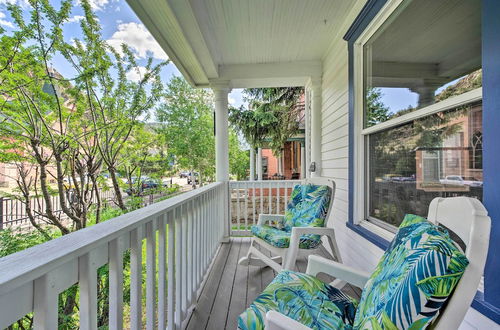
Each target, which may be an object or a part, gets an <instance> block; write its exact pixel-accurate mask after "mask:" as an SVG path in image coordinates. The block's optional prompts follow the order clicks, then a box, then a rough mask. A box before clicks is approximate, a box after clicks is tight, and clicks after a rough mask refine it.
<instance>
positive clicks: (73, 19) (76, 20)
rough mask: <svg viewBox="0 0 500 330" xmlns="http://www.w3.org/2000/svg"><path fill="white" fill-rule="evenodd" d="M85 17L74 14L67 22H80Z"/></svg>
mask: <svg viewBox="0 0 500 330" xmlns="http://www.w3.org/2000/svg"><path fill="white" fill-rule="evenodd" d="M84 18H85V17H84V16H82V15H75V16H73V17H70V18H69V19H68V23H75V22H80V21H81V20H82V19H84Z"/></svg>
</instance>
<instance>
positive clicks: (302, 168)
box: [300, 143, 306, 180]
mask: <svg viewBox="0 0 500 330" xmlns="http://www.w3.org/2000/svg"><path fill="white" fill-rule="evenodd" d="M305 178H306V148H305V147H304V143H301V144H300V179H301V180H304V179H305Z"/></svg>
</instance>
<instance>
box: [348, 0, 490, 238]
mask: <svg viewBox="0 0 500 330" xmlns="http://www.w3.org/2000/svg"><path fill="white" fill-rule="evenodd" d="M480 19H481V10H480V1H470V0H450V1H446V2H443V1H434V0H413V1H403V2H401V4H400V5H399V6H397V7H396V8H395V10H394V11H393V12H392V13H391V14H390V15H388V16H387V19H385V21H384V22H383V23H380V24H379V26H378V27H376V28H372V31H368V32H367V35H366V36H365V37H364V39H365V41H363V42H361V43H360V44H358V49H357V50H356V52H357V56H359V57H360V58H361V60H360V61H358V62H357V63H360V64H361V63H362V65H361V66H362V70H361V71H362V74H361V76H360V78H359V79H362V86H363V88H362V93H361V94H359V95H360V96H359V97H362V102H358V103H357V104H362V105H363V111H362V112H361V111H360V113H361V114H362V118H360V119H359V121H360V124H359V126H358V127H359V131H358V134H359V136H360V138H359V139H358V145H359V147H360V148H361V149H362V150H363V152H361V153H359V154H358V156H357V157H364V161H360V162H357V164H358V171H359V172H358V173H359V174H360V175H358V176H357V177H358V178H362V179H361V180H362V181H363V182H362V184H361V185H359V184H358V185H356V186H357V187H364V188H365V189H364V193H365V194H366V195H365V196H364V197H363V202H362V203H359V204H360V205H358V207H359V208H360V209H362V210H361V211H358V212H360V213H361V216H362V217H363V219H367V220H369V221H372V222H374V223H375V224H377V225H380V226H382V227H384V228H386V229H389V230H391V231H394V230H395V229H396V227H397V226H399V224H400V222H401V220H402V219H403V217H404V215H405V214H406V213H413V214H418V215H422V216H426V215H427V211H428V206H429V204H430V202H431V200H432V199H433V198H435V197H439V196H441V197H451V196H463V195H465V196H472V197H475V198H478V199H480V200H481V199H482V190H483V174H482V124H481V123H482V103H481V95H482V92H481V85H482V80H481V77H482V72H481V21H480ZM368 33H369V35H368ZM361 39H363V36H362V37H361ZM359 57H358V58H359ZM357 83H361V82H359V80H358V81H357ZM359 164H361V165H359ZM360 189H362V188H360ZM358 214H359V213H358Z"/></svg>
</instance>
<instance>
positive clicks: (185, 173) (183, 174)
mask: <svg viewBox="0 0 500 330" xmlns="http://www.w3.org/2000/svg"><path fill="white" fill-rule="evenodd" d="M190 174H191V172H189V171H182V172H181V173H180V174H179V176H180V177H181V178H187V177H188V176H189V175H190Z"/></svg>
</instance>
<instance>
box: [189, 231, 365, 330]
mask: <svg viewBox="0 0 500 330" xmlns="http://www.w3.org/2000/svg"><path fill="white" fill-rule="evenodd" d="M249 246H250V238H247V237H244V238H232V239H231V241H230V243H228V244H223V245H222V247H221V249H220V251H219V254H218V255H217V257H216V260H215V262H214V265H213V268H212V271H211V272H210V275H209V278H208V280H207V282H206V283H205V286H204V288H203V290H202V293H201V295H200V298H199V299H198V305H197V307H196V309H195V310H194V311H193V314H192V315H191V319H190V320H189V323H188V326H187V329H190V330H202V329H217V330H219V329H231V330H234V329H236V327H237V319H238V316H239V315H240V314H241V313H242V312H243V311H244V310H245V309H246V308H247V307H248V305H250V304H251V303H252V302H253V301H254V300H255V298H257V296H258V295H259V294H260V293H261V292H262V290H264V288H265V287H266V286H267V285H268V284H269V283H270V282H271V281H272V280H273V278H274V276H275V275H276V274H275V272H274V271H273V270H272V269H271V268H270V267H256V266H241V265H238V260H239V259H240V258H241V257H243V256H244V255H245V254H246V252H247V250H248V247H249ZM263 252H265V251H263ZM265 253H266V254H268V255H269V253H268V252H265ZM320 255H322V256H324V257H325V258H330V256H329V255H328V253H327V252H326V251H324V250H323V249H321V250H320ZM306 267H307V259H306V258H305V257H303V256H301V257H299V258H298V260H297V270H298V271H301V272H305V270H306ZM319 278H320V279H322V280H324V281H326V280H328V281H331V280H332V279H330V278H326V277H322V276H320V277H319ZM342 291H343V292H345V293H346V294H348V295H350V296H351V297H353V298H356V299H359V296H360V293H361V290H360V289H358V288H356V287H353V286H350V285H349V284H347V285H346V286H345V287H344V288H343V289H342Z"/></svg>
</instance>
